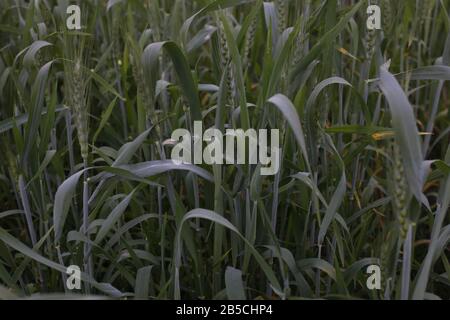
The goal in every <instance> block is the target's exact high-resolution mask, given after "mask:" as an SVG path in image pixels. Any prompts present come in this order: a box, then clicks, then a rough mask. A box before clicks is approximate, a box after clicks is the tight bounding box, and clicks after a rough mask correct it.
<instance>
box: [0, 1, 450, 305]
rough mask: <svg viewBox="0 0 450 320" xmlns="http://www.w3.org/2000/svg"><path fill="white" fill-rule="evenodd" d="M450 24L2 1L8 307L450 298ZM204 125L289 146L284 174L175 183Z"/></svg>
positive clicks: (326, 13)
mask: <svg viewBox="0 0 450 320" xmlns="http://www.w3.org/2000/svg"><path fill="white" fill-rule="evenodd" d="M70 4H78V5H79V6H80V8H81V26H82V28H81V30H78V31H77V30H68V28H67V24H66V22H67V21H66V20H67V19H68V17H69V14H67V12H66V8H67V6H68V5H70ZM369 4H376V5H379V6H380V8H381V18H382V23H381V27H382V29H381V30H369V29H368V28H367V24H366V22H367V18H368V14H367V11H366V9H367V7H368V6H369ZM449 14H450V1H448V0H431V1H422V0H420V1H413V0H405V1H389V0H378V1H375V0H371V1H370V3H369V1H368V0H364V1H356V0H323V1H319V0H317V1H313V0H302V1H300V0H291V1H289V0H274V1H273V2H264V1H262V0H216V1H212V0H109V1H106V0H105V1H103V0H89V1H88V0H85V1H78V2H77V1H68V0H2V1H0V141H1V142H0V143H1V153H0V298H13V297H27V296H30V295H31V296H34V297H35V296H42V295H47V294H65V297H69V296H70V295H74V294H86V295H90V296H92V297H93V296H112V297H121V298H126V297H127V298H139V299H147V298H158V299H174V298H193V299H218V298H221V299H225V298H231V299H241V298H248V299H254V298H263V299H297V298H331V299H333V298H334V299H348V298H364V299H411V298H413V299H438V298H442V299H449V298H450V290H449V285H450V264H449V261H448V259H449V249H450V248H449V247H448V241H449V240H450V221H449V218H448V216H447V211H448V207H449V202H450V176H449V173H450V147H449V141H450V135H449V134H450V113H449V111H448V110H449V106H450V101H449V90H448V89H449V86H448V82H447V81H448V80H450V18H449ZM195 120H202V123H203V127H204V128H210V127H215V128H217V129H219V130H221V131H222V132H224V130H226V128H242V129H244V130H246V129H249V128H254V129H279V130H280V146H281V168H280V170H279V171H278V173H277V174H276V175H274V176H264V175H261V166H260V165H245V164H242V165H241V164H239V165H226V164H223V165H221V164H213V165H206V164H202V165H194V164H181V165H180V164H174V163H172V162H171V160H170V157H171V150H172V148H173V145H174V143H175V141H173V140H171V135H172V132H173V131H174V130H175V129H177V128H186V129H188V130H189V131H191V132H192V131H193V123H194V121H195ZM70 265H75V266H79V267H80V268H81V270H82V279H83V282H82V288H81V290H69V289H68V288H67V286H66V280H67V277H68V276H69V275H68V274H66V267H68V266H70ZM369 265H377V266H380V271H381V288H380V289H378V290H377V289H375V290H371V289H368V287H367V285H366V282H367V279H368V277H369V276H370V274H367V273H366V269H367V267H368V266H369ZM59 297H63V296H59Z"/></svg>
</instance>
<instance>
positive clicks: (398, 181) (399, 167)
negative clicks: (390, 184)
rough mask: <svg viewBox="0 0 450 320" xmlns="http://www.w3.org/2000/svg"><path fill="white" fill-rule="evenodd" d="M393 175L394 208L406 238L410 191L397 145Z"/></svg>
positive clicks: (395, 145) (402, 233)
mask: <svg viewBox="0 0 450 320" xmlns="http://www.w3.org/2000/svg"><path fill="white" fill-rule="evenodd" d="M392 149H393V161H394V163H393V173H394V190H393V191H394V208H395V211H396V213H397V219H398V222H399V225H400V236H401V238H402V239H405V238H406V233H407V232H408V226H409V222H408V198H407V197H408V191H407V182H406V179H405V171H404V167H403V162H402V157H401V155H400V148H399V146H398V145H397V143H395V142H394V143H393V148H392Z"/></svg>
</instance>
